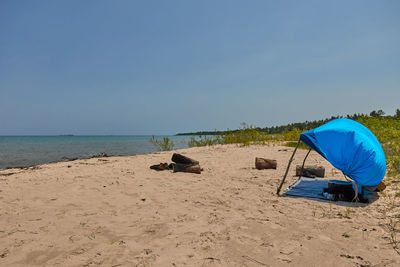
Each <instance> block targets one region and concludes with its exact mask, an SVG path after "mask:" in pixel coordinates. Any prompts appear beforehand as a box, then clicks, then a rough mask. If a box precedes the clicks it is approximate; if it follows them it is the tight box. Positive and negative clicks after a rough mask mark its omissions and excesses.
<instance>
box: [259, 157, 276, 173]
mask: <svg viewBox="0 0 400 267" xmlns="http://www.w3.org/2000/svg"><path fill="white" fill-rule="evenodd" d="M276 165H277V162H276V160H274V159H264V158H256V169H258V170H262V169H276Z"/></svg>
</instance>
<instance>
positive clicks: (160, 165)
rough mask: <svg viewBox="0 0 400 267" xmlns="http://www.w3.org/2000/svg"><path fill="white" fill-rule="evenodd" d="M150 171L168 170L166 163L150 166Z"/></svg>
mask: <svg viewBox="0 0 400 267" xmlns="http://www.w3.org/2000/svg"><path fill="white" fill-rule="evenodd" d="M150 169H152V170H156V171H163V170H168V163H160V164H156V165H151V166H150Z"/></svg>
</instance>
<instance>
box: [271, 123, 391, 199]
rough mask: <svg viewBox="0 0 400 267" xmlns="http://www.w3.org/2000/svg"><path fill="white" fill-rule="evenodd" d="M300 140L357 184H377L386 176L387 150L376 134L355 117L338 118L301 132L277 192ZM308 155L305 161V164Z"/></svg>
mask: <svg viewBox="0 0 400 267" xmlns="http://www.w3.org/2000/svg"><path fill="white" fill-rule="evenodd" d="M300 141H302V142H303V143H305V144H306V145H307V146H309V147H310V148H311V149H313V150H315V151H316V152H318V153H319V154H320V155H321V156H322V157H324V158H325V159H326V160H328V161H329V162H330V163H331V164H332V165H333V166H334V167H335V168H337V169H339V170H341V171H342V172H343V174H344V175H346V176H348V177H350V178H351V179H352V180H354V182H355V183H356V184H358V185H361V186H365V187H375V186H377V185H378V184H379V183H380V182H381V181H382V179H383V177H384V176H385V173H386V159H385V154H384V152H383V149H382V146H381V144H380V143H379V141H378V139H377V138H376V137H375V135H374V134H373V133H372V132H371V131H370V130H369V129H368V128H367V127H365V126H363V125H362V124H360V123H358V122H356V121H353V120H350V119H335V120H332V121H330V122H328V123H326V124H324V125H322V126H320V127H318V128H315V129H312V130H310V131H307V132H304V133H302V134H301V135H300V139H299V141H298V143H297V146H296V148H295V150H294V151H293V154H292V157H291V158H290V160H289V164H288V168H287V169H286V173H285V175H284V178H283V180H282V182H281V184H280V186H279V188H278V191H277V193H278V195H279V192H280V189H281V187H282V185H283V183H284V181H285V179H286V176H287V173H288V170H289V167H290V163H291V162H292V161H293V156H294V154H295V153H296V150H297V147H298V145H299V143H300ZM311 149H310V151H311ZM310 151H309V152H310ZM307 156H308V154H307ZM307 156H306V158H307ZM306 158H305V159H304V161H303V167H304V163H305V160H306ZM303 167H302V168H303Z"/></svg>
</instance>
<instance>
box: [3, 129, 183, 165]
mask: <svg viewBox="0 0 400 267" xmlns="http://www.w3.org/2000/svg"><path fill="white" fill-rule="evenodd" d="M163 137H165V136H156V138H157V139H162V138H163ZM167 137H169V138H170V139H171V140H172V141H173V142H174V144H175V147H174V149H180V148H187V147H188V146H187V142H188V141H189V139H190V137H189V136H167ZM150 138H151V136H0V169H1V168H5V167H17V166H30V165H37V164H43V163H49V162H55V161H63V160H67V159H72V158H86V157H91V156H94V155H97V154H100V153H107V154H108V155H124V156H126V155H137V154H147V153H152V152H156V151H158V150H157V147H155V146H154V145H153V144H151V143H150V142H149V139H150Z"/></svg>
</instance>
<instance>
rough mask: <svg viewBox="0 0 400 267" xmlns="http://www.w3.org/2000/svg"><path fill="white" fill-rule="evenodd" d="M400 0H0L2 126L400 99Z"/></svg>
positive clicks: (294, 110)
mask: <svg viewBox="0 0 400 267" xmlns="http://www.w3.org/2000/svg"><path fill="white" fill-rule="evenodd" d="M399 14H400V1H396V0H394V1H384V0H383V1H366V0H361V1H355V0H352V1H233V0H229V1H185V0H182V1H174V0H171V1H161V0H160V1H147V0H146V1H133V0H132V1H122V0H118V1H111V0H110V1H101V0H96V1H88V0H87V1H44V0H40V1H12V0H10V1H7V0H2V1H0V36H1V37H0V135H42V134H64V133H73V134H89V135H90V134H99V135H103V134H174V133H177V132H187V131H198V130H214V129H220V130H224V129H227V128H230V129H234V128H237V127H239V126H240V123H241V122H247V123H248V124H253V125H256V126H260V127H265V126H272V125H280V124H286V123H290V122H295V121H305V120H314V119H321V118H325V117H329V116H332V115H344V114H347V113H359V112H360V113H361V112H362V113H367V112H370V111H371V110H373V109H383V110H384V111H386V112H387V113H389V114H393V113H394V111H395V109H396V108H400V16H399Z"/></svg>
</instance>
